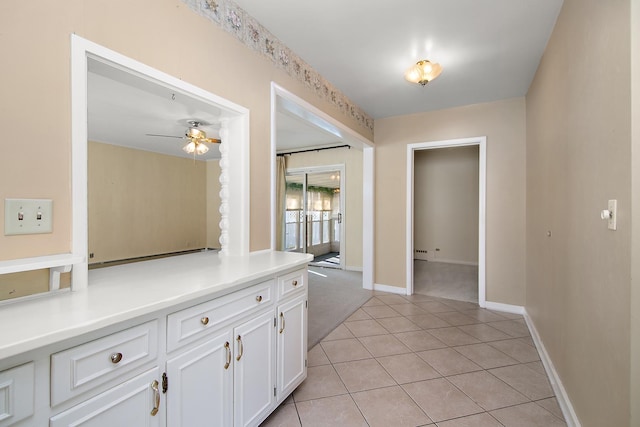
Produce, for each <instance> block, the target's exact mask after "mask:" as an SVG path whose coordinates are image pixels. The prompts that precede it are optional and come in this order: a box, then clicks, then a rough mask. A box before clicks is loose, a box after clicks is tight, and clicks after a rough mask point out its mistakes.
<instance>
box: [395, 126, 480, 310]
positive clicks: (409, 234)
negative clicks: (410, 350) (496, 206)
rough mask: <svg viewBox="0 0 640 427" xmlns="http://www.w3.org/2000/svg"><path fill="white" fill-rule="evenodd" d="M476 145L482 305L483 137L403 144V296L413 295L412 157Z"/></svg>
mask: <svg viewBox="0 0 640 427" xmlns="http://www.w3.org/2000/svg"><path fill="white" fill-rule="evenodd" d="M469 145H477V146H478V161H479V170H478V187H479V188H478V193H479V195H478V305H479V306H480V307H483V308H484V307H485V304H486V295H487V294H486V192H487V155H486V153H487V149H486V145H487V137H486V136H479V137H474V138H462V139H450V140H444V141H433V142H418V143H413V144H407V195H406V199H407V205H406V242H407V245H406V255H405V256H406V272H407V276H406V282H407V284H406V293H407V295H412V294H413V258H414V256H413V255H414V247H413V216H414V215H413V214H414V212H413V188H414V154H415V151H416V150H429V149H433V148H445V147H447V148H448V147H464V146H469Z"/></svg>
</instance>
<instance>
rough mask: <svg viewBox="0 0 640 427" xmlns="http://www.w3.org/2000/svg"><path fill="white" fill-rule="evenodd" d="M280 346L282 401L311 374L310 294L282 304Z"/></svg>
mask: <svg viewBox="0 0 640 427" xmlns="http://www.w3.org/2000/svg"><path fill="white" fill-rule="evenodd" d="M277 341H278V345H277V349H276V355H277V356H276V359H277V369H276V371H277V374H276V375H277V378H278V401H281V400H282V399H284V398H285V397H287V396H288V395H289V394H290V393H291V392H292V391H293V390H294V389H295V388H296V387H297V386H298V385H300V383H301V382H302V381H304V379H305V378H306V377H307V367H306V359H307V296H306V295H300V296H299V297H296V298H294V299H292V300H290V301H289V302H286V303H284V304H282V305H280V306H278V338H277Z"/></svg>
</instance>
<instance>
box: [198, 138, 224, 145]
mask: <svg viewBox="0 0 640 427" xmlns="http://www.w3.org/2000/svg"><path fill="white" fill-rule="evenodd" d="M200 142H209V143H212V144H220V143H221V142H222V140H220V139H215V138H201V139H200Z"/></svg>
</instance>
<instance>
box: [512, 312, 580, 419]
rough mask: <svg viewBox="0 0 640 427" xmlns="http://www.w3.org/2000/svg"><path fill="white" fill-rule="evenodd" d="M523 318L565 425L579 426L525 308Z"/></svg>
mask: <svg viewBox="0 0 640 427" xmlns="http://www.w3.org/2000/svg"><path fill="white" fill-rule="evenodd" d="M524 320H525V322H527V326H528V327H529V331H530V332H531V338H533V342H534V343H535V345H536V348H537V349H538V353H539V354H540V360H542V364H543V365H544V368H545V370H546V371H547V375H548V377H549V381H550V382H551V387H552V388H553V391H554V393H555V395H556V399H557V400H558V405H560V409H561V410H562V414H563V415H564V420H565V422H566V423H567V426H568V427H581V424H580V420H578V416H577V415H576V412H575V410H574V409H573V405H571V401H570V400H569V395H568V394H567V391H566V390H565V389H564V386H563V385H562V381H560V376H559V375H558V372H557V371H556V368H555V366H553V362H552V361H551V359H550V358H549V353H547V349H546V348H545V347H544V344H543V343H542V340H541V339H540V335H538V331H537V329H536V327H535V325H534V324H533V320H531V318H530V317H529V314H527V311H526V310H525V311H524Z"/></svg>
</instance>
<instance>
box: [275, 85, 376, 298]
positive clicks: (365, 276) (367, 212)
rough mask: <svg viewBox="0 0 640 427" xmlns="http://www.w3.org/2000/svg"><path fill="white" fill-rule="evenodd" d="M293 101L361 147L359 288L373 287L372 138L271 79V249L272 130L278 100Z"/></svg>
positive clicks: (351, 143) (314, 118)
mask: <svg viewBox="0 0 640 427" xmlns="http://www.w3.org/2000/svg"><path fill="white" fill-rule="evenodd" d="M279 98H282V99H284V100H287V101H289V103H290V104H291V103H292V104H295V105H296V106H297V107H298V108H299V109H301V111H303V112H304V116H305V117H307V120H308V121H310V122H312V120H313V121H319V122H321V123H327V124H329V125H331V126H333V127H334V128H335V129H337V130H338V132H339V133H340V136H341V138H342V141H344V142H345V143H347V144H348V145H350V146H351V147H356V148H358V149H361V150H362V287H363V288H364V289H370V290H372V289H373V282H374V279H373V275H374V274H373V273H374V272H373V260H374V257H375V250H374V244H375V235H374V232H375V229H374V228H375V223H374V221H375V217H374V209H375V194H374V180H375V178H374V174H375V147H374V144H373V141H370V140H369V139H367V138H365V137H364V136H362V135H360V134H359V133H357V132H356V131H354V130H353V129H351V128H349V127H348V126H346V125H344V124H343V123H341V122H339V121H338V120H336V119H335V118H333V117H332V116H330V115H328V114H327V113H325V112H323V111H322V110H320V109H319V108H317V107H314V106H313V105H311V104H310V103H308V102H307V101H305V100H303V99H302V98H300V97H298V96H296V95H294V94H293V93H291V92H289V91H288V90H286V89H284V88H283V87H282V86H280V85H278V84H277V83H275V82H271V250H275V248H276V184H275V183H276V182H277V180H276V130H277V117H276V116H277V106H278V99H279Z"/></svg>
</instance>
